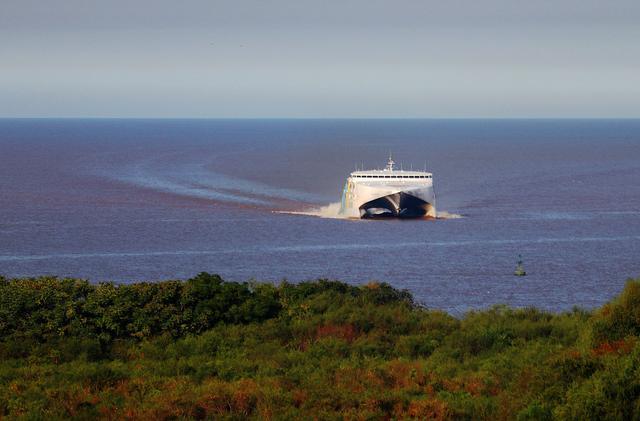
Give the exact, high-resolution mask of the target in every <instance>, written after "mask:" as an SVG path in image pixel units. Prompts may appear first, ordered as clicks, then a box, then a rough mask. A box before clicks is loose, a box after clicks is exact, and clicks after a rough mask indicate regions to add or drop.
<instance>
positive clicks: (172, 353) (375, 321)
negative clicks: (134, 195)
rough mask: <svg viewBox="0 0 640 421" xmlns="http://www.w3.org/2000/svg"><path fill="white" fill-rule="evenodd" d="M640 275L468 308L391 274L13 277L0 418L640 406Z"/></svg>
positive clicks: (0, 289)
mask: <svg viewBox="0 0 640 421" xmlns="http://www.w3.org/2000/svg"><path fill="white" fill-rule="evenodd" d="M639 304H640V282H638V281H630V282H629V283H628V284H627V286H626V288H625V290H624V291H623V292H622V294H621V295H620V296H619V297H618V298H616V299H615V300H613V301H612V302H611V303H609V304H607V305H605V306H604V307H603V308H602V309H599V310H597V311H595V312H593V313H591V312H587V311H583V310H580V309H575V310H574V311H572V312H568V313H563V314H551V313H545V312H542V311H539V310H536V309H533V308H527V309H511V308H508V307H504V306H496V307H493V308H491V309H489V310H486V311H476V312H471V313H469V314H467V315H466V316H465V317H464V318H462V319H456V318H453V317H451V316H449V315H447V314H445V313H443V312H439V311H430V310H427V309H424V308H422V307H420V306H418V305H416V304H415V303H414V302H413V300H412V298H411V296H410V294H409V293H407V292H406V291H398V290H395V289H394V288H392V287H390V286H389V285H387V284H384V283H381V284H378V283H372V284H368V285H364V286H361V287H356V286H350V285H347V284H344V283H341V282H336V281H329V280H319V281H316V282H304V283H301V284H296V285H294V284H289V283H282V284H280V285H278V286H274V285H270V284H259V283H236V282H225V281H223V280H222V279H221V278H220V277H219V276H217V275H210V274H207V273H201V274H199V275H197V276H196V277H194V278H192V279H189V280H188V281H186V282H180V281H166V282H158V283H135V284H130V285H115V284H111V283H103V284H98V285H94V284H90V283H88V282H86V281H82V280H73V279H62V280H60V279H56V278H50V277H43V278H37V279H15V280H9V279H5V278H2V277H0V418H3V417H7V418H24V419H66V418H79V419H96V418H104V419H125V418H130V419H190V418H209V419H219V418H220V419H246V418H256V419H265V418H267V419H268V418H276V419H313V418H316V419H343V418H348V419H391V418H394V419H404V418H419V419H470V420H473V419H492V420H493V419H519V420H545V419H585V420H589V419H593V420H596V419H598V420H599V419H638V418H640V342H639V341H638V338H639V336H640V310H638V309H639V308H640V307H639Z"/></svg>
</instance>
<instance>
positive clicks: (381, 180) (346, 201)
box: [341, 160, 436, 218]
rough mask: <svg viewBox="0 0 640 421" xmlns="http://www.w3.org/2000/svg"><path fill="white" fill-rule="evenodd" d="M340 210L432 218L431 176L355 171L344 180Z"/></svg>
mask: <svg viewBox="0 0 640 421" xmlns="http://www.w3.org/2000/svg"><path fill="white" fill-rule="evenodd" d="M341 213H342V214H343V215H345V216H347V217H352V218H385V217H395V218H435V217H436V195H435V192H434V189H433V176H432V174H431V173H428V172H422V171H396V170H394V169H393V161H391V160H390V161H389V164H388V165H387V168H386V169H384V170H372V171H355V172H353V173H351V175H350V176H349V178H348V179H347V182H346V183H345V186H344V190H343V193H342V206H341Z"/></svg>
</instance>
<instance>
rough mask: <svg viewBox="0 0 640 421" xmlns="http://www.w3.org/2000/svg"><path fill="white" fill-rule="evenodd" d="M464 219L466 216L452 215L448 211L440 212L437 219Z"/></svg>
mask: <svg viewBox="0 0 640 421" xmlns="http://www.w3.org/2000/svg"><path fill="white" fill-rule="evenodd" d="M460 218H464V215H460V214H458V213H451V212H447V211H438V213H437V219H460Z"/></svg>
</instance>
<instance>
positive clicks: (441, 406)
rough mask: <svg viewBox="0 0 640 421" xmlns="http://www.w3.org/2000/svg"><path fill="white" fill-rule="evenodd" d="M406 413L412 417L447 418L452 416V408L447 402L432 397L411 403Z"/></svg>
mask: <svg viewBox="0 0 640 421" xmlns="http://www.w3.org/2000/svg"><path fill="white" fill-rule="evenodd" d="M406 415H408V416H409V417H411V418H419V419H428V420H446V419H449V418H451V410H450V409H449V406H448V405H447V403H446V402H444V401H441V400H438V399H433V398H431V399H424V400H419V401H412V402H411V403H409V408H408V409H407V412H406Z"/></svg>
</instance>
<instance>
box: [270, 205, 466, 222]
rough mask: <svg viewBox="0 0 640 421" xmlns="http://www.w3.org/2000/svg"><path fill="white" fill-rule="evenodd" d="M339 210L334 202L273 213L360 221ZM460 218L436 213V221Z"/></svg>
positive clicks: (454, 214) (358, 216) (442, 212)
mask: <svg viewBox="0 0 640 421" xmlns="http://www.w3.org/2000/svg"><path fill="white" fill-rule="evenodd" d="M340 208H341V204H340V202H336V203H329V204H328V205H326V206H320V207H318V208H311V209H308V210H301V211H288V210H278V211H273V212H274V213H282V214H287V215H302V216H315V217H317V218H331V219H360V215H358V214H354V215H346V214H344V213H340ZM460 218H464V215H460V214H457V213H452V212H447V211H438V212H437V215H436V219H460Z"/></svg>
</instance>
